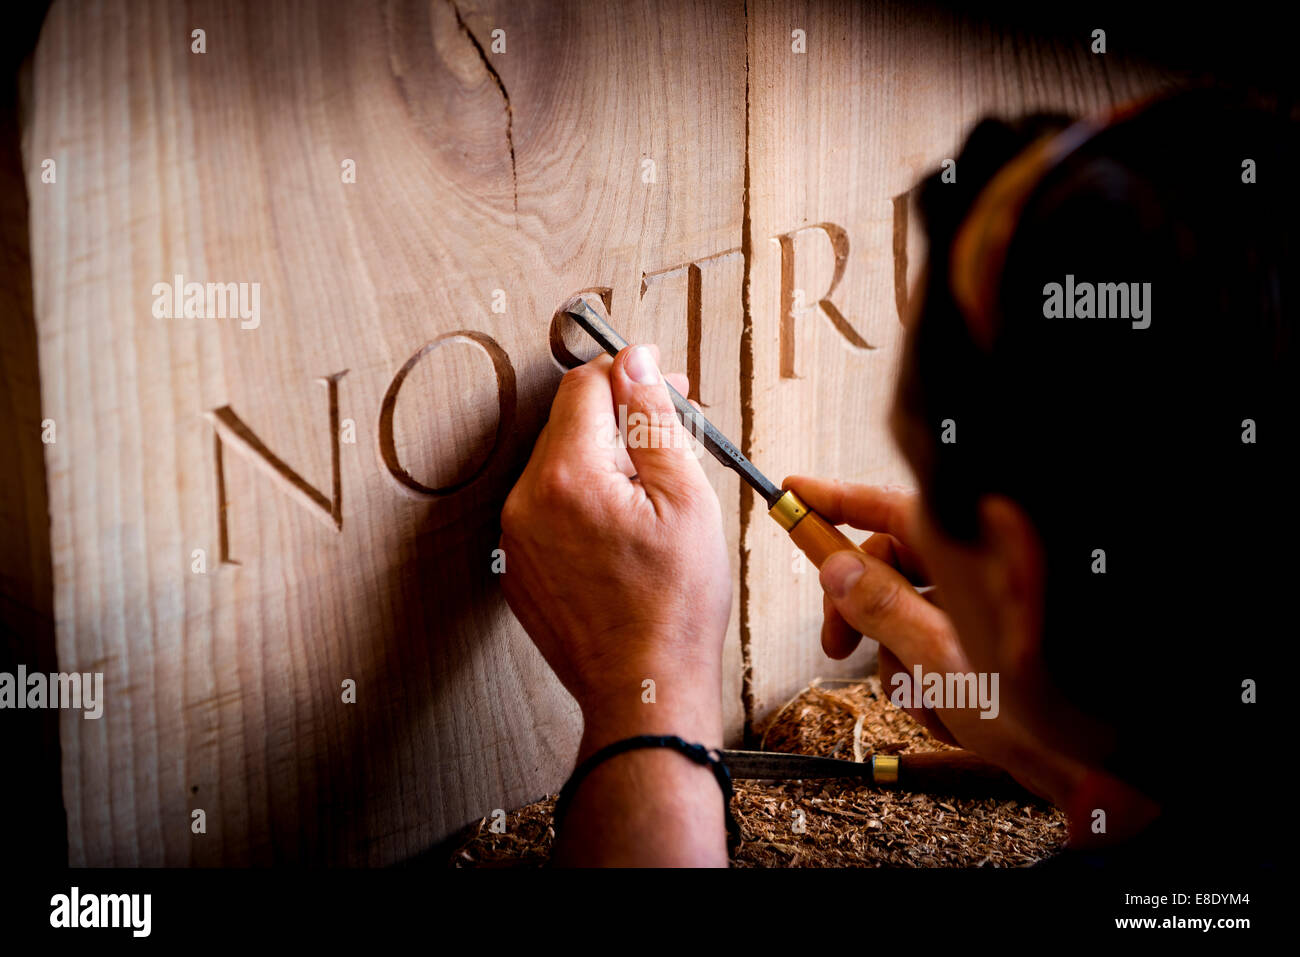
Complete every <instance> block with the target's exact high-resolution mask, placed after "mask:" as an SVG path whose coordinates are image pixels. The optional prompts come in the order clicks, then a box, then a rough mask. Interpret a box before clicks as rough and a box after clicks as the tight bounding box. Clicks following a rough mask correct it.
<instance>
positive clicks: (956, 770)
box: [722, 750, 1040, 801]
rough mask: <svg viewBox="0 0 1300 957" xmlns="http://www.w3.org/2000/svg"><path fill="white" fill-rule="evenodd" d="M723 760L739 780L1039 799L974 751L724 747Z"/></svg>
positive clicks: (1023, 799) (1024, 799) (732, 774)
mask: <svg viewBox="0 0 1300 957" xmlns="http://www.w3.org/2000/svg"><path fill="white" fill-rule="evenodd" d="M722 761H723V763H724V764H726V766H727V769H728V770H729V771H730V772H731V776H732V777H733V778H736V779H739V780H743V779H749V780H766V781H793V780H800V781H804V780H816V779H819V778H848V779H856V780H860V781H862V782H863V783H864V784H874V785H876V786H878V787H885V788H895V789H897V790H901V791H926V792H928V793H930V794H951V795H955V796H958V797H1014V798H1018V799H1020V800H1022V801H1038V800H1040V799H1039V798H1037V797H1035V796H1034V795H1033V794H1031V793H1030V792H1029V791H1027V790H1026V789H1025V788H1024V787H1023V786H1021V784H1020V783H1019V782H1017V781H1016V779H1015V778H1013V777H1012V776H1011V775H1009V774H1007V772H1006V771H1003V770H1002V769H1001V768H999V767H997V766H996V765H993V764H990V763H989V762H987V761H985V760H984V759H983V758H981V757H979V756H978V755H977V754H975V753H974V752H971V751H961V750H952V751H926V752H919V753H915V754H898V755H892V754H873V755H868V756H867V757H865V758H864V759H863V760H862V761H861V762H856V761H845V760H843V759H840V758H823V757H817V756H814V755H809V754H785V753H782V752H780V751H723V752H722Z"/></svg>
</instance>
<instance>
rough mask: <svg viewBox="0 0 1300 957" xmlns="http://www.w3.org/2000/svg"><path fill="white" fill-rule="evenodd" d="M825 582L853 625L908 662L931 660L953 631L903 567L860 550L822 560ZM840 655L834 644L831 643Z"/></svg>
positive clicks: (841, 612) (827, 592)
mask: <svg viewBox="0 0 1300 957" xmlns="http://www.w3.org/2000/svg"><path fill="white" fill-rule="evenodd" d="M820 578H821V585H822V588H823V589H824V590H825V591H826V595H827V597H828V598H830V600H831V602H832V604H834V605H835V608H836V610H837V611H838V612H839V613H840V614H841V615H842V616H843V617H844V620H845V621H846V622H848V624H849V625H851V626H852V627H853V628H855V629H857V631H858V632H860V633H861V634H863V635H866V636H867V637H869V638H874V639H875V640H876V641H878V642H880V643H881V644H882V645H884V646H885V647H886V648H888V649H889V650H890V651H892V652H893V653H894V654H895V655H896V656H897V657H898V658H899V659H901V660H902V661H904V662H915V661H929V660H930V659H931V658H932V657H933V655H934V652H935V651H936V650H938V643H937V642H936V641H935V639H936V638H937V637H938V636H941V635H944V634H946V633H947V631H948V628H947V620H946V618H945V616H944V614H943V612H941V611H940V610H939V609H938V608H935V607H934V605H932V604H930V603H929V602H928V601H926V600H925V598H924V597H922V596H921V595H920V594H918V593H917V591H916V589H915V588H913V587H912V585H911V583H910V582H908V580H907V579H906V578H904V577H903V576H902V575H901V574H899V572H898V570H897V569H895V568H894V567H893V566H891V565H889V564H887V563H886V562H882V561H881V560H880V559H878V558H875V557H874V556H871V555H867V554H864V553H862V552H857V551H847V550H846V551H841V552H835V553H834V554H833V555H831V556H830V557H829V558H827V559H826V561H825V562H823V563H822V567H821V572H820ZM826 651H827V653H828V654H832V655H834V650H833V649H832V648H826Z"/></svg>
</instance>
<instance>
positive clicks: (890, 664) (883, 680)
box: [877, 645, 957, 744]
mask: <svg viewBox="0 0 1300 957" xmlns="http://www.w3.org/2000/svg"><path fill="white" fill-rule="evenodd" d="M877 671H878V673H879V674H880V687H881V688H882V689H883V690H884V692H885V695H886V696H887V697H889V699H890V700H891V701H892V702H894V703H897V700H896V699H895V697H894V693H895V692H896V691H897V690H898V689H899V685H900V683H901V682H899V681H896V680H895V679H894V676H895V675H899V674H902V675H906V676H907V678H908V680H911V679H912V675H911V673H910V672H908V671H907V669H905V668H904V667H903V663H902V662H901V661H899V660H898V658H896V657H895V656H894V653H893V652H892V651H890V650H889V649H888V648H886V647H885V646H884V645H881V646H880V651H879V658H878V661H877ZM903 710H904V711H906V712H907V713H908V714H909V715H911V716H912V717H913V718H914V719H915V720H916V721H917V722H918V723H920V724H921V725H923V726H924V727H925V729H926V730H927V731H929V732H930V734H932V735H934V736H935V737H936V738H938V739H939V740H940V741H943V742H944V743H946V744H956V743H957V739H956V738H954V737H953V736H952V732H951V731H949V730H948V728H947V726H946V725H944V723H943V722H942V721H941V720H939V716H938V715H937V714H935V712H934V710H933V709H932V708H912V707H907V706H904V708H903Z"/></svg>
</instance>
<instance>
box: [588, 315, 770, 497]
mask: <svg viewBox="0 0 1300 957" xmlns="http://www.w3.org/2000/svg"><path fill="white" fill-rule="evenodd" d="M565 313H566V315H568V316H569V318H571V319H572V320H573V321H574V322H576V323H577V324H578V325H579V326H581V327H582V329H583V331H584V332H586V333H587V335H589V336H591V338H593V339H595V340H596V342H598V343H599V344H600V346H601V348H603V349H604V350H605V351H606V352H608V353H609V354H610V355H611V356H616V355H618V353H619V351H620V350H622V349H626V348H627V345H628V343H627V340H626V339H624V338H623V337H622V336H620V335H619V334H618V333H617V332H615V331H614V330H613V329H612V328H610V325H609V323H607V322H606V321H605V320H604V319H602V318H601V317H600V314H599V313H597V312H596V310H594V309H592V308H591V306H590V304H588V302H587V300H586V299H583V298H582V297H581V296H580V297H578V298H577V299H576V300H574V301H573V302H572V303H570V304H569V308H568V309H567V310H565ZM664 385H668V383H666V382H665V383H664ZM668 393H669V395H671V396H672V400H673V406H674V408H676V409H677V415H678V416H679V417H680V418H681V420H682V424H683V425H685V426H686V431H688V432H689V433H690V434H691V435H693V436H695V438H696V439H697V440H698V441H699V442H700V444H701V445H703V446H704V447H705V448H706V449H708V450H709V454H710V455H712V456H713V457H714V458H715V459H717V460H718V461H719V462H721V463H722V464H723V465H725V466H726V467H727V468H729V469H731V470H732V471H733V472H736V473H737V474H738V475H739V476H740V477H741V478H742V479H744V480H745V482H746V483H748V484H749V486H750V487H751V488H752V489H753V490H754V491H755V492H757V493H758V494H759V495H761V496H763V500H764V501H765V502H767V504H768V506H769V507H770V506H773V505H775V504H776V501H777V499H779V498H780V497H781V490H780V489H779V488H777V487H776V486H775V485H773V484H772V482H771V481H770V480H769V479H768V477H767V476H766V475H764V474H763V473H762V472H760V471H759V470H758V469H756V468H755V467H754V463H753V462H751V461H749V459H748V458H746V457H745V455H744V453H742V452H741V451H740V449H738V448H736V447H735V446H734V445H732V444H731V442H730V441H729V440H728V439H727V437H726V436H725V435H723V434H722V433H721V432H719V431H718V429H717V427H716V426H714V424H713V423H712V422H710V421H709V420H708V419H706V418H705V417H704V415H703V413H701V412H700V411H699V410H698V409H696V408H695V406H693V405H691V403H690V401H689V400H687V398H686V397H685V396H683V395H682V394H681V393H680V392H678V391H677V390H676V389H674V388H673V387H672V386H671V385H668Z"/></svg>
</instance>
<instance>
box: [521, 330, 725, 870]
mask: <svg viewBox="0 0 1300 957" xmlns="http://www.w3.org/2000/svg"><path fill="white" fill-rule="evenodd" d="M676 378H677V382H675V383H674V384H675V385H679V386H680V390H679V391H681V392H683V393H685V392H686V383H685V381H684V379H682V378H681V377H676ZM620 411H621V413H622V415H621V418H622V420H623V421H625V422H626V430H627V437H626V438H627V447H626V448H623V447H622V444H621V443H620V441H619V422H620ZM501 546H502V548H503V549H504V551H505V556H506V573H505V575H504V577H503V588H504V591H505V595H506V600H507V601H508V602H509V604H510V607H511V609H512V610H513V611H514V613H515V615H516V616H517V617H518V619H519V621H520V622H521V623H522V624H523V626H524V628H525V629H526V630H527V632H528V634H529V635H530V636H531V637H532V639H533V641H534V643H535V644H536V645H537V647H538V649H539V650H540V651H541V653H542V655H543V656H544V657H545V658H546V661H547V663H548V664H550V666H551V667H552V668H553V669H554V671H555V673H556V675H557V676H559V679H560V681H561V682H562V683H563V684H564V686H565V688H567V689H568V690H569V692H570V694H572V695H573V696H574V698H575V699H577V701H578V704H579V706H580V707H581V708H582V712H583V719H584V732H583V740H582V745H581V747H580V750H579V754H578V760H579V761H581V760H583V759H584V758H585V757H586V756H587V755H589V754H591V753H592V752H594V751H596V750H598V749H599V748H600V747H603V746H604V745H606V744H609V743H611V742H613V741H616V740H619V739H621V738H626V737H629V736H631V735H636V734H675V735H678V736H680V737H683V738H685V739H686V740H688V741H691V742H693V743H700V744H704V745H705V746H707V747H721V745H722V641H723V637H724V635H725V633H726V629H727V621H728V618H729V616H730V610H731V568H730V563H729V561H728V556H727V551H726V543H725V541H724V538H723V534H722V515H721V509H720V507H719V505H718V499H717V496H716V495H715V494H714V492H713V489H712V487H711V486H710V485H709V483H708V481H707V480H706V479H705V476H704V470H703V468H702V466H701V464H700V462H699V459H698V458H697V455H696V452H695V451H694V447H693V440H692V438H691V437H690V435H689V434H688V433H687V432H686V430H685V427H684V426H683V425H682V423H681V420H680V419H678V417H677V414H676V411H675V410H674V408H673V404H672V400H671V398H670V396H669V395H668V390H667V389H666V388H665V386H664V381H663V377H662V376H661V375H660V373H659V369H658V364H657V350H656V349H654V348H653V347H644V346H642V347H636V348H629V349H624V350H623V351H622V352H621V353H619V355H618V357H617V359H614V360H611V359H610V358H609V357H608V356H601V357H599V358H597V359H593V360H592V361H591V362H588V363H587V364H586V365H583V366H579V367H578V368H576V369H573V370H571V371H570V372H568V373H566V374H565V376H564V379H563V381H562V382H561V383H560V388H559V391H558V392H557V393H556V396H555V401H554V403H553V404H552V406H551V416H550V419H549V421H548V422H547V424H546V427H545V428H544V429H543V430H542V433H541V435H540V436H539V438H538V440H537V445H536V447H535V449H534V450H533V455H532V458H531V459H530V460H529V462H528V466H527V467H526V468H525V469H524V472H523V474H522V475H521V476H520V478H519V482H518V483H517V484H516V485H515V487H514V489H513V490H512V491H511V493H510V495H509V497H508V498H507V499H506V503H505V508H504V509H503V511H502V513H501ZM647 680H650V681H653V682H654V685H653V689H654V692H653V700H650V694H649V691H648V688H649V687H650V686H647V685H646V684H645V682H646V681H647ZM570 815H571V817H572V818H574V819H583V818H585V819H586V820H587V821H588V822H589V830H587V831H585V832H584V831H583V829H582V828H581V825H575V824H573V823H572V821H566V825H565V830H566V832H570V833H572V832H574V831H576V832H577V833H578V835H579V838H578V839H576V840H570V841H568V842H567V844H566V848H567V853H566V854H565V855H562V856H563V857H566V858H567V859H568V860H570V861H574V862H578V863H605V864H608V863H637V864H656V863H695V864H706V863H725V862H726V853H725V847H724V843H723V829H722V820H723V819H722V798H721V796H720V794H719V791H718V786H717V783H716V782H715V781H714V779H713V775H712V774H711V773H710V772H709V771H708V770H707V769H705V768H703V767H699V766H696V765H693V764H691V762H690V761H688V760H687V759H686V758H685V757H683V756H681V755H679V754H675V753H673V752H666V751H662V750H658V751H655V752H650V751H640V752H632V753H629V754H625V755H621V756H619V757H616V758H612V759H610V760H609V761H607V762H605V763H604V764H602V765H601V766H600V767H598V768H597V769H596V770H595V771H594V772H593V773H592V774H591V775H590V776H589V777H588V778H587V780H586V782H585V783H584V784H583V785H582V787H581V788H579V790H578V796H577V798H576V799H575V801H574V804H573V807H572V810H571V811H570ZM592 821H595V822H596V824H594V825H593V824H591V823H590V822H592ZM719 856H720V858H721V859H720V860H719Z"/></svg>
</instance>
